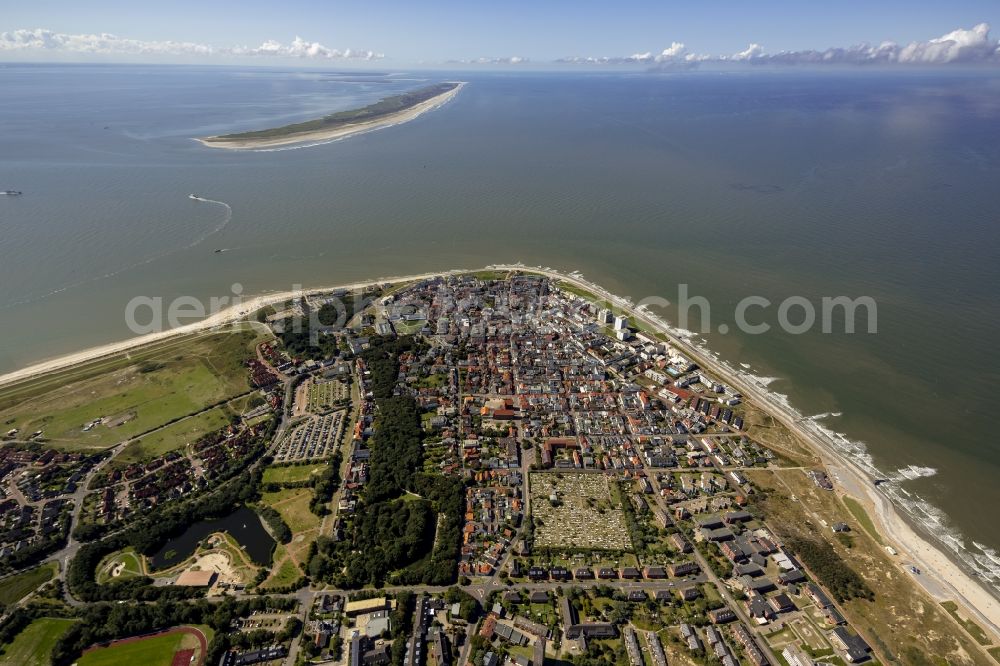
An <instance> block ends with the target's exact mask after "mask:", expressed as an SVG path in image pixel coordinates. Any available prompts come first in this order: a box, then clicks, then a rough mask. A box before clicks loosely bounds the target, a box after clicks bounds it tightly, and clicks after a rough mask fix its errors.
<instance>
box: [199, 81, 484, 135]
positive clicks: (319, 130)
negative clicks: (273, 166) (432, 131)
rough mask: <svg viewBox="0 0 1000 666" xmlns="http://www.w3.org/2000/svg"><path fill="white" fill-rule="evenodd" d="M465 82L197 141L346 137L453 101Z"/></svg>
mask: <svg viewBox="0 0 1000 666" xmlns="http://www.w3.org/2000/svg"><path fill="white" fill-rule="evenodd" d="M464 85H465V84H464V83H462V82H457V81H449V82H446V83H437V84H434V85H431V86H427V87H424V88H419V89H417V90H411V91H410V92H405V93H401V94H399V95H393V96H391V97H386V98H384V99H381V100H379V101H378V102H375V103H374V104H369V105H368V106H365V107H362V108H360V109H351V110H349V111H338V112H337V113H331V114H330V115H327V116H323V117H322V118H316V119H314V120H307V121H305V122H301V123H294V124H291V125H283V126H281V127H272V128H270V129H263V130H255V131H251V132H239V133H236V134H222V135H219V136H209V137H204V138H200V139H197V141H199V142H201V143H202V144H204V145H206V146H209V147H210V148H229V149H233V150H253V149H260V148H275V147H279V146H287V145H292V144H298V143H309V142H325V141H332V140H334V139H342V138H344V137H348V136H351V135H352V134H358V133H360V132H368V131H370V130H375V129H379V128H382V127H389V126H390V125H396V124H399V123H405V122H407V121H409V120H413V119H414V118H416V117H417V116H419V115H420V114H422V113H424V112H426V111H430V110H432V109H436V108H437V107H439V106H441V105H442V104H444V103H445V102H447V101H448V100H450V99H451V98H452V97H454V96H455V95H456V94H457V93H458V91H459V90H461V88H462V86H464Z"/></svg>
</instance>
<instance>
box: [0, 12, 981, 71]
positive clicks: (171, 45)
mask: <svg viewBox="0 0 1000 666" xmlns="http://www.w3.org/2000/svg"><path fill="white" fill-rule="evenodd" d="M4 52H27V53H45V52H48V53H72V54H83V55H97V56H123V55H124V56H130V55H140V56H189V57H190V56H195V57H217V56H223V57H225V56H229V57H262V58H267V57H271V58H299V59H307V60H316V61H323V60H362V61H371V60H380V59H382V58H384V57H385V56H384V55H383V54H382V53H377V52H374V51H368V50H354V49H344V50H341V49H335V48H330V47H327V46H324V45H323V44H321V43H319V42H309V41H306V40H304V39H302V38H300V37H296V38H295V39H294V40H293V41H292V42H290V43H287V44H285V43H281V42H278V41H275V40H267V41H265V42H264V43H262V44H261V45H260V46H255V47H250V46H214V45H210V44H202V43H197V42H187V41H173V40H167V41H148V40H139V39H129V38H125V37H120V36H118V35H113V34H108V33H102V34H66V33H58V32H54V31H52V30H45V29H41V28H37V29H21V30H12V31H8V32H0V54H3V53H4ZM555 62H556V63H564V64H592V65H628V64H638V65H647V66H651V67H653V68H656V69H663V70H670V69H691V68H694V67H697V66H699V65H700V64H702V63H747V64H784V65H949V64H1000V41H998V40H996V39H992V38H991V37H990V26H989V24H987V23H980V24H978V25H976V26H973V27H972V28H969V29H965V28H959V29H956V30H953V31H951V32H949V33H947V34H945V35H942V36H941V37H936V38H934V39H929V40H927V41H915V42H910V43H909V44H907V45H905V46H904V45H900V44H897V43H896V42H891V41H886V42H882V43H881V44H878V45H872V44H867V43H863V44H856V45H854V46H848V47H833V48H828V49H826V50H823V51H817V50H804V51H778V52H775V53H768V52H766V51H765V49H764V47H763V46H761V45H760V44H757V43H751V44H750V45H749V46H748V47H747V48H746V49H745V50H743V51H740V52H738V53H733V54H724V55H709V54H700V53H695V52H692V51H690V50H689V49H688V48H687V46H686V45H685V44H684V43H682V42H676V41H675V42H673V43H671V45H670V46H669V47H667V48H665V49H663V50H662V51H661V52H659V53H653V52H644V53H634V54H632V55H630V56H616V57H608V56H603V57H579V56H574V57H568V58H560V59H558V60H556V61H555ZM529 63H532V60H530V59H529V58H527V57H522V56H509V57H485V58H473V59H453V60H448V61H445V62H444V63H443V64H461V65H525V64H529Z"/></svg>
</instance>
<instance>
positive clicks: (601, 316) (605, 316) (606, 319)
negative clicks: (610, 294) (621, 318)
mask: <svg viewBox="0 0 1000 666" xmlns="http://www.w3.org/2000/svg"><path fill="white" fill-rule="evenodd" d="M597 323H598V324H602V325H603V324H610V323H611V310H609V309H607V308H603V309H602V310H601V311H600V312H598V313H597Z"/></svg>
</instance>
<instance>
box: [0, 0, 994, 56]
mask: <svg viewBox="0 0 1000 666" xmlns="http://www.w3.org/2000/svg"><path fill="white" fill-rule="evenodd" d="M6 4H7V6H5V7H4V10H3V19H2V23H0V33H4V34H7V35H11V34H12V33H13V31H15V30H18V29H22V30H23V29H45V30H49V31H52V33H56V34H59V35H84V34H95V33H96V34H99V33H113V34H115V35H117V36H119V37H122V38H127V39H129V40H135V41H136V42H143V43H145V42H150V43H159V42H166V41H173V42H189V43H192V44H197V45H205V46H209V47H214V48H218V49H231V48H232V47H238V46H247V47H257V46H259V45H261V44H263V43H264V42H266V41H268V40H275V41H277V42H280V43H281V44H288V43H290V42H291V41H292V40H293V39H294V38H295V37H296V36H299V37H301V38H303V39H304V40H306V41H307V42H309V43H313V42H315V43H318V44H321V45H322V46H323V47H326V48H327V49H330V50H337V51H338V52H339V51H343V50H345V49H347V48H351V49H363V50H370V51H372V52H374V53H375V54H382V55H384V61H383V64H390V63H392V64H400V65H415V64H420V63H424V64H434V63H442V62H445V61H449V60H474V59H477V58H509V57H512V56H519V57H521V58H527V59H530V60H531V61H532V62H534V63H539V62H550V61H552V60H555V59H558V58H563V57H567V56H580V57H600V56H608V57H612V58H624V57H627V56H630V55H632V54H641V53H645V52H649V53H652V54H654V55H655V54H658V53H660V52H661V51H663V50H664V49H667V48H669V47H670V46H671V44H672V43H674V42H681V43H683V44H684V45H685V48H686V50H687V52H688V53H693V54H698V55H699V56H701V55H705V56H713V57H714V56H719V55H726V54H733V53H737V52H739V51H742V50H744V49H746V48H747V46H748V44H750V43H756V44H759V45H761V47H762V49H763V50H764V51H766V52H768V53H776V52H779V51H804V50H818V51H822V50H824V49H827V48H829V47H849V46H851V45H855V44H858V43H862V42H869V43H873V44H879V43H881V42H883V41H885V40H891V41H893V42H896V43H898V44H900V45H906V44H908V43H910V42H924V41H927V40H931V39H933V38H938V37H940V36H942V35H945V34H947V33H950V32H951V31H953V30H955V29H957V28H965V29H969V28H972V27H973V26H975V25H977V24H981V23H989V24H991V25H994V26H997V27H998V29H1000V3H998V2H996V0H951V1H949V2H919V0H918V2H914V1H913V0H911V1H909V2H904V1H902V0H843V1H830V2H822V1H819V0H796V1H790V0H760V1H758V2H746V1H743V0H715V1H713V0H701V1H696V0H691V1H670V0H661V1H659V2H634V1H628V0H626V1H609V0H603V1H592V0H575V1H568V0H534V1H532V2H524V1H520V0H510V1H508V2H503V3H498V2H491V1H486V0H466V1H465V2H456V1H452V0H443V1H432V2H421V1H420V0H415V1H414V0H411V1H409V2H402V1H397V0H383V1H378V0H374V1H367V2H362V1H360V0H355V1H347V2H338V1H333V2H331V1H326V2H320V1H315V0H285V1H283V2H263V1H261V0H247V1H245V2H235V1H232V0H229V1H224V2H220V1H212V0H202V1H197V2H196V1H194V0H170V1H169V2H124V1H122V0H97V1H87V2H80V1H79V0H32V1H31V2H16V3H6ZM918 5H919V7H918ZM26 39H27V38H24V37H23V36H22V41H26ZM12 40H13V38H12V37H8V44H11V43H13V41H12ZM64 43H65V44H68V43H70V42H69V41H67V40H64V41H63V42H61V43H60V44H64ZM136 48H138V47H136ZM74 49H76V50H74ZM85 50H86V49H84V51H85ZM29 51H30V52H31V53H28V52H29ZM46 51H47V52H48V54H46V53H45V52H46ZM67 51H69V52H71V53H67ZM163 51H164V49H162V48H161V49H160V51H158V52H153V53H151V54H145V55H143V57H142V58H141V59H145V60H164V61H177V60H188V59H190V60H204V61H209V60H213V59H215V60H218V59H229V60H242V59H244V56H243V55H239V54H233V53H231V52H227V53H224V54H219V53H214V54H211V55H205V54H200V55H199V54H180V55H183V57H179V55H178V54H173V53H170V52H163ZM32 55H33V56H34V57H29V56H32ZM125 55H126V56H127V55H128V54H125ZM47 56H51V57H52V58H72V59H99V58H101V57H111V58H112V59H114V58H119V59H121V58H123V56H122V55H116V54H112V55H111V56H95V55H93V53H86V52H82V53H81V52H80V50H79V49H78V47H73V46H65V45H63V46H47V47H45V48H36V47H33V48H26V47H24V45H23V44H19V48H17V49H15V48H13V47H11V46H8V48H7V49H5V50H0V59H8V60H9V59H35V60H38V59H42V60H44V59H50V58H49V57H47ZM124 59H131V60H136V59H137V58H135V57H132V58H128V57H124Z"/></svg>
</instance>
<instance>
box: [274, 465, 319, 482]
mask: <svg viewBox="0 0 1000 666" xmlns="http://www.w3.org/2000/svg"><path fill="white" fill-rule="evenodd" d="M324 467H326V465H323V464H320V465H284V466H279V465H273V466H271V467H267V468H265V469H264V483H298V482H299V481H308V480H309V479H310V478H312V476H313V475H314V474H316V473H317V472H319V471H320V470H321V469H323V468H324Z"/></svg>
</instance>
